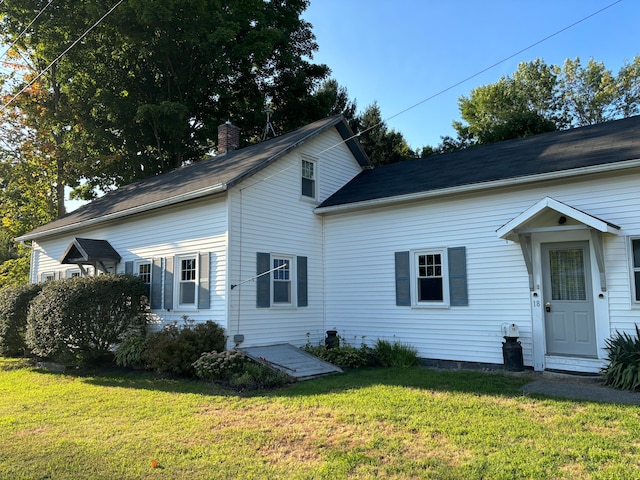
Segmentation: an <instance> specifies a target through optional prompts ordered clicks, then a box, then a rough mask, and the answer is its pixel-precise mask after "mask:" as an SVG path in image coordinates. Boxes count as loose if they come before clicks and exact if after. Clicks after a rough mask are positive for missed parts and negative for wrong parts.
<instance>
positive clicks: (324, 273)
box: [320, 215, 329, 331]
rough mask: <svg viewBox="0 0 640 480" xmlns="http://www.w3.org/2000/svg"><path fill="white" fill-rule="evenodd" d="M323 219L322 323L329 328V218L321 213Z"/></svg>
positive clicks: (325, 327)
mask: <svg viewBox="0 0 640 480" xmlns="http://www.w3.org/2000/svg"><path fill="white" fill-rule="evenodd" d="M320 218H321V219H322V224H321V228H322V253H321V259H322V324H323V325H324V329H325V331H326V330H329V328H328V327H327V262H326V253H327V252H326V248H327V247H326V245H327V239H326V232H325V221H326V219H327V217H326V216H325V215H321V217H320Z"/></svg>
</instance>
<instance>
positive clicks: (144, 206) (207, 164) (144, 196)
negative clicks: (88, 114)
mask: <svg viewBox="0 0 640 480" xmlns="http://www.w3.org/2000/svg"><path fill="white" fill-rule="evenodd" d="M331 127H335V128H336V129H337V131H338V132H339V133H340V135H341V136H342V138H343V139H344V140H347V139H348V140H347V142H346V144H347V146H348V148H349V149H350V150H351V152H352V153H353V155H354V157H355V158H356V160H357V161H358V162H359V163H360V165H361V166H362V167H363V168H364V167H369V166H370V163H369V159H368V158H367V156H366V154H365V153H364V151H363V150H362V148H361V147H360V144H359V143H358V142H357V141H356V140H354V139H353V138H351V137H352V136H353V133H352V132H351V130H350V128H349V127H348V125H347V123H346V122H345V121H344V118H343V117H342V116H341V115H334V116H332V117H328V118H324V119H322V120H318V121H316V122H313V123H311V124H309V125H306V126H304V127H301V128H298V129H297V130H294V131H292V132H289V133H286V134H284V135H281V136H279V137H276V138H272V139H270V140H267V141H264V142H262V143H258V144H255V145H251V146H248V147H245V148H242V149H239V150H233V151H230V152H227V153H225V154H224V155H218V156H215V157H209V158H206V159H204V160H201V161H199V162H196V163H194V164H192V165H189V166H186V167H182V168H178V169H176V170H173V171H171V172H168V173H165V174H162V175H157V176H155V177H150V178H147V179H144V180H141V181H139V182H135V183H131V184H129V185H125V186H123V187H120V188H119V189H117V190H115V191H113V192H110V193H107V194H106V195H104V196H102V197H100V198H97V199H95V200H93V201H92V202H90V203H88V204H86V205H84V206H82V207H80V208H78V209H77V210H75V211H73V212H71V213H69V214H67V215H65V216H63V217H61V218H59V219H57V220H54V221H53V222H50V223H48V224H46V225H43V226H41V227H38V228H36V229H34V230H32V231H31V232H29V233H27V234H26V235H23V236H21V237H19V238H18V240H31V239H35V238H38V237H42V236H45V235H48V234H53V233H55V232H58V231H65V230H68V229H70V228H73V227H75V226H78V227H79V226H81V225H82V224H85V223H87V222H89V223H98V222H100V221H102V220H106V219H108V218H114V217H115V218H117V217H118V216H122V215H126V214H128V213H129V212H130V213H135V212H139V211H144V210H149V209H152V208H156V207H157V206H163V205H167V204H171V203H178V202H180V201H184V200H185V199H187V198H188V199H193V198H198V197H200V196H206V195H211V194H214V193H220V192H222V191H224V190H226V189H228V188H229V187H232V186H233V185H235V184H237V183H238V182H240V181H242V180H244V179H246V178H247V177H249V176H251V175H253V174H254V173H256V172H259V171H260V170H262V169H263V168H265V167H267V166H268V165H270V164H271V163H272V162H274V161H276V160H277V159H279V158H280V157H282V156H283V155H285V154H286V153H288V152H290V151H291V150H293V149H294V148H296V147H298V146H299V145H301V144H302V143H304V142H306V141H307V140H310V139H311V138H313V137H315V136H317V135H318V134H320V133H322V132H324V131H325V130H327V129H329V128H331ZM217 187H218V188H217Z"/></svg>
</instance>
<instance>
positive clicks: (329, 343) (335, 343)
mask: <svg viewBox="0 0 640 480" xmlns="http://www.w3.org/2000/svg"><path fill="white" fill-rule="evenodd" d="M324 344H325V346H326V347H327V348H337V347H339V346H340V339H339V338H338V331H337V330H327V336H326V338H325V339H324Z"/></svg>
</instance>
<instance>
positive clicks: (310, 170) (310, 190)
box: [301, 158, 316, 200]
mask: <svg viewBox="0 0 640 480" xmlns="http://www.w3.org/2000/svg"><path fill="white" fill-rule="evenodd" d="M301 194H302V196H303V197H306V198H312V199H314V200H315V198H316V162H315V161H314V160H311V159H309V158H303V159H302V190H301Z"/></svg>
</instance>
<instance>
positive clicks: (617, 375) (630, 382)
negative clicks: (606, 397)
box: [602, 325, 640, 391]
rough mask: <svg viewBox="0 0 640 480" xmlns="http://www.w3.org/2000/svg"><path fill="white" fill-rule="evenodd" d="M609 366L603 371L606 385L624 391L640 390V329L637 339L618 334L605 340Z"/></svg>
mask: <svg viewBox="0 0 640 480" xmlns="http://www.w3.org/2000/svg"><path fill="white" fill-rule="evenodd" d="M605 343H606V347H605V348H606V350H607V351H608V352H609V353H608V355H607V360H608V361H609V365H608V366H607V367H606V368H605V369H604V370H603V371H602V374H603V376H604V383H605V385H610V386H612V387H614V388H619V389H622V390H633V391H638V390H640V329H638V325H636V336H635V338H634V337H632V336H631V335H629V334H628V333H626V332H623V333H620V332H616V335H615V336H614V337H613V338H608V339H607V340H605Z"/></svg>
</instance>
